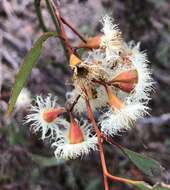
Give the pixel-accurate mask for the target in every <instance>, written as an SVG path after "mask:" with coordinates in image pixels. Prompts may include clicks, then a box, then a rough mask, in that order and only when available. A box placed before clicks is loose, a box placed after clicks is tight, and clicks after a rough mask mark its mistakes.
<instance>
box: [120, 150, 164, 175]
mask: <svg viewBox="0 0 170 190" xmlns="http://www.w3.org/2000/svg"><path fill="white" fill-rule="evenodd" d="M121 150H122V151H123V153H124V154H125V155H126V156H127V157H128V158H129V159H130V160H131V161H132V162H133V164H135V166H136V167H137V168H138V169H139V170H141V171H142V172H143V173H144V174H145V175H147V176H149V177H159V176H161V174H162V171H163V168H162V166H161V165H160V164H159V163H158V162H157V161H155V160H153V159H151V158H147V157H145V156H143V155H141V154H139V153H136V152H133V151H131V150H129V149H127V148H124V147H121Z"/></svg>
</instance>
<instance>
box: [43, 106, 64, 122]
mask: <svg viewBox="0 0 170 190" xmlns="http://www.w3.org/2000/svg"><path fill="white" fill-rule="evenodd" d="M64 112H65V110H64V109H63V108H51V109H47V110H45V111H43V119H44V120H45V121H46V122H47V123H51V122H53V121H54V120H55V119H56V118H57V117H58V116H59V115H60V114H62V113H64Z"/></svg>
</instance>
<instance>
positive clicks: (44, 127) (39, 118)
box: [26, 95, 68, 140]
mask: <svg viewBox="0 0 170 190" xmlns="http://www.w3.org/2000/svg"><path fill="white" fill-rule="evenodd" d="M56 101H57V97H54V98H52V96H51V95H49V96H47V97H46V98H45V99H43V98H42V97H41V96H37V97H36V102H35V105H34V106H32V107H31V110H30V114H28V115H27V116H26V123H31V126H32V130H33V132H34V133H36V132H39V131H40V132H41V139H42V140H44V139H45V138H46V137H50V138H52V139H53V138H54V137H55V136H56V135H59V134H60V130H59V127H60V126H63V127H67V126H68V122H67V121H66V120H65V119H63V118H62V117H60V116H59V117H58V114H59V113H60V112H61V113H62V111H63V108H61V107H60V106H59V105H57V103H56ZM50 111H51V113H50V115H49V117H50V119H48V118H46V117H45V115H44V113H45V114H46V113H47V114H48V112H50ZM52 112H54V113H52ZM52 114H53V115H52Z"/></svg>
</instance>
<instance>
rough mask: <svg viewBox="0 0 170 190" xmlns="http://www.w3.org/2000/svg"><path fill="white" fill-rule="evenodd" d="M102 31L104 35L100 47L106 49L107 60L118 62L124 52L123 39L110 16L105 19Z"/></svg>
mask: <svg viewBox="0 0 170 190" xmlns="http://www.w3.org/2000/svg"><path fill="white" fill-rule="evenodd" d="M102 31H103V33H104V35H103V36H102V38H101V44H100V46H101V47H102V48H105V51H106V59H107V60H116V59H117V58H118V57H119V53H120V52H121V50H122V37H121V32H120V30H119V29H118V26H117V25H116V24H113V20H112V19H111V17H109V16H108V15H106V16H104V17H103V29H102Z"/></svg>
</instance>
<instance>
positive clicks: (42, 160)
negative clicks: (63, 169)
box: [30, 154, 65, 167]
mask: <svg viewBox="0 0 170 190" xmlns="http://www.w3.org/2000/svg"><path fill="white" fill-rule="evenodd" d="M30 157H31V159H32V160H33V161H34V162H35V163H36V164H38V165H40V166H41V167H52V166H58V165H61V164H63V163H65V162H64V160H57V159H56V158H55V157H44V156H40V155H36V154H30Z"/></svg>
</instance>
